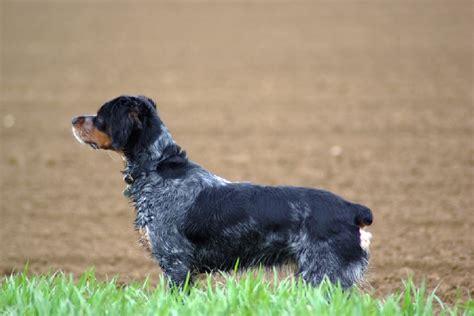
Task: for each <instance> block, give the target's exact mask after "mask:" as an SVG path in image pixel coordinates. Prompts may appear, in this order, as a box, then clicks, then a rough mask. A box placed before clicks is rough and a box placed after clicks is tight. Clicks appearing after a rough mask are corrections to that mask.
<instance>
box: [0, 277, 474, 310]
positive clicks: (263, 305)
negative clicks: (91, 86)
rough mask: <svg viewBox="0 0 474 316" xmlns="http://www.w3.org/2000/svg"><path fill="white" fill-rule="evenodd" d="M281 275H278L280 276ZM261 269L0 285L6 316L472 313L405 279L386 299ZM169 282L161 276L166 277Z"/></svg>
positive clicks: (0, 306)
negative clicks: (188, 281)
mask: <svg viewBox="0 0 474 316" xmlns="http://www.w3.org/2000/svg"><path fill="white" fill-rule="evenodd" d="M276 277H277V274H276V273H275V278H276ZM263 278H264V277H263V272H258V273H256V274H255V273H244V274H243V275H242V276H240V277H239V278H234V277H233V276H232V275H230V274H229V275H225V276H224V281H223V282H221V283H217V284H216V282H215V280H214V279H213V278H212V277H211V276H208V277H207V279H206V280H204V281H203V282H199V283H198V284H196V285H195V286H193V287H191V288H189V291H188V292H187V293H183V292H180V291H176V290H175V291H171V290H169V289H168V287H167V285H166V282H164V281H160V282H159V283H158V284H157V285H156V286H155V287H152V286H150V284H149V282H148V281H145V282H144V283H141V284H129V285H126V286H123V285H119V284H118V283H117V281H116V280H115V279H113V280H111V281H108V282H105V281H99V280H97V279H96V277H95V274H94V272H93V271H89V272H86V273H84V274H83V275H82V276H81V277H80V278H79V279H78V280H77V281H74V278H73V277H72V276H71V275H65V274H63V273H57V274H52V275H41V276H28V274H27V273H25V272H24V273H19V274H16V275H12V276H9V277H6V278H5V279H4V280H3V281H2V283H1V287H0V314H1V315H106V314H108V315H193V316H194V315H338V316H339V315H364V316H365V315H431V314H445V315H458V314H463V313H464V314H466V315H474V303H473V301H472V300H470V301H468V302H467V303H464V304H460V303H458V304H456V305H454V306H449V307H448V306H446V305H445V304H444V303H442V302H441V301H440V300H439V299H438V298H437V297H436V295H435V294H434V293H427V292H426V290H425V287H424V286H421V287H419V288H416V287H415V286H414V285H413V282H412V281H411V280H408V281H406V282H405V284H404V285H405V290H404V293H400V294H392V295H390V296H388V297H386V298H385V299H383V300H380V299H376V298H374V297H372V296H370V295H369V294H367V293H363V292H361V291H358V290H356V289H354V290H352V291H346V292H345V291H342V290H341V288H340V287H338V286H333V285H331V284H329V283H324V284H322V285H321V286H320V287H318V288H313V287H311V286H307V285H305V284H303V283H302V282H300V281H295V280H293V279H285V280H276V279H275V280H274V282H268V281H266V280H263ZM162 280H163V279H162Z"/></svg>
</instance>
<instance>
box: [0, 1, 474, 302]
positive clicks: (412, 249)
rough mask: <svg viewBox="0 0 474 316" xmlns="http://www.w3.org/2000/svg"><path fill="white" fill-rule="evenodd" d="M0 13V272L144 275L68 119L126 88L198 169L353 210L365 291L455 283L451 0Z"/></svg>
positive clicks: (468, 278)
mask: <svg viewBox="0 0 474 316" xmlns="http://www.w3.org/2000/svg"><path fill="white" fill-rule="evenodd" d="M1 14H2V16H1V19H0V20H1V23H2V38H1V41H2V42H1V49H2V55H1V62H2V64H1V75H2V83H1V84H2V85H1V87H2V95H1V102H2V103H1V113H0V132H1V136H0V137H1V138H0V141H1V157H0V159H1V160H0V167H1V169H0V171H1V188H0V194H1V213H0V214H1V217H0V273H2V274H9V273H11V272H12V271H13V270H21V269H22V268H23V266H24V265H25V263H26V262H27V261H28V262H29V265H30V270H31V271H33V272H38V273H44V272H47V271H54V270H56V269H61V270H64V271H67V272H74V273H80V272H82V271H84V270H85V269H87V268H88V267H90V266H95V267H96V270H97V274H98V275H99V276H101V277H104V276H106V275H109V276H111V275H115V274H117V273H118V274H120V276H121V279H122V280H124V281H125V282H126V281H130V280H138V279H142V278H143V277H145V276H146V275H151V276H152V277H153V278H154V279H156V278H158V277H159V275H160V273H159V269H158V268H157V267H156V265H155V264H154V263H153V262H152V261H151V260H150V259H149V258H148V257H147V255H146V254H145V252H144V251H143V250H142V249H140V248H139V245H138V243H137V239H136V235H135V232H134V231H133V229H132V221H133V218H134V211H133V209H132V207H131V205H129V203H128V201H127V200H126V199H125V198H124V197H123V196H122V190H123V189H124V184H123V182H122V177H121V174H120V172H119V171H120V170H121V168H122V162H121V159H120V157H118V156H116V155H112V154H110V155H108V154H107V153H105V152H96V151H92V150H89V149H87V148H86V147H82V146H80V145H79V144H78V143H76V141H75V140H74V139H73V137H72V135H71V130H70V118H71V117H72V116H74V115H78V114H85V113H94V112H95V110H96V109H97V108H98V107H99V106H100V105H101V104H102V103H103V102H104V101H106V100H108V99H110V98H112V97H114V96H117V95H119V94H146V95H148V96H150V97H152V98H154V99H156V100H157V101H158V106H159V110H160V113H161V115H162V117H163V119H164V121H165V122H166V123H167V125H168V127H169V128H170V130H171V132H172V134H173V135H174V136H175V138H176V139H177V142H178V143H179V144H180V145H182V146H183V147H184V148H185V149H187V151H188V154H189V155H190V157H191V158H192V159H193V160H195V161H197V162H199V163H200V164H202V165H204V166H205V167H207V168H209V169H211V170H212V171H214V172H215V173H217V174H219V175H221V176H223V177H225V178H228V179H229V180H235V181H239V180H249V181H254V182H258V183H266V184H291V185H301V186H313V187H319V188H325V189H329V190H332V191H334V192H337V193H338V194H340V195H343V196H345V197H347V198H348V199H351V200H354V201H358V202H360V203H363V204H366V205H368V206H369V207H371V208H372V209H373V211H374V215H375V223H374V225H373V226H372V227H371V229H370V231H371V232H372V233H373V235H374V239H373V246H372V261H371V271H370V272H369V274H368V280H369V282H370V285H371V288H372V290H373V291H375V293H377V294H379V295H383V294H386V293H389V292H390V291H392V290H394V289H395V288H397V287H399V286H400V285H401V281H400V280H401V279H402V278H404V277H406V275H407V274H409V273H414V274H415V277H416V279H417V280H418V281H420V280H422V279H425V280H426V281H427V283H428V284H429V286H430V288H433V287H434V286H435V285H437V284H440V286H439V290H438V291H439V292H438V293H439V294H440V295H441V296H442V297H443V298H444V299H447V300H448V301H449V300H453V299H454V297H455V294H456V289H457V287H460V288H461V291H462V293H464V294H463V295H465V294H466V293H467V291H468V290H472V289H473V288H474V277H473V273H474V262H473V259H474V233H473V227H474V216H473V211H474V207H473V202H474V201H473V193H474V190H473V189H474V188H473V179H474V158H473V157H474V144H473V136H474V131H473V129H474V115H473V114H474V113H473V99H472V96H473V95H472V88H473V70H472V54H473V46H472V29H473V22H472V21H473V16H472V3H471V2H470V1H465V2H463V1H439V2H435V1H426V2H423V1H397V2H395V1H378V0H374V1H363V2H355V1H342V0H341V1H337V2H329V1H321V2H312V1H311V2H308V3H299V4H291V3H286V2H279V3H273V2H269V3H247V2H245V3H240V2H232V3H226V4H222V3H221V4H212V3H196V2H191V3H186V2H179V3H175V2H163V3H161V4H154V3H152V2H134V3H133V4H131V3H127V2H119V3H118V2H117V3H113V2H100V3H99V2H84V3H82V2H79V1H64V2H59V1H54V2H40V1H31V2H29V1H19V2H18V1H2V2H1ZM369 289H370V286H369Z"/></svg>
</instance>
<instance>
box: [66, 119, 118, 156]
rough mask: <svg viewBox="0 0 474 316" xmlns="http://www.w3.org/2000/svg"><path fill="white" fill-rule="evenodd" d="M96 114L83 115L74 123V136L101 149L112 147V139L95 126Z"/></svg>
mask: <svg viewBox="0 0 474 316" xmlns="http://www.w3.org/2000/svg"><path fill="white" fill-rule="evenodd" d="M94 118H95V115H89V116H81V117H79V119H78V120H77V122H75V123H74V124H73V125H72V130H73V134H74V136H75V137H76V138H77V140H78V141H79V142H81V143H86V144H89V145H91V146H92V147H96V148H100V149H112V139H111V138H110V137H109V135H107V134H106V133H104V132H102V131H100V130H98V129H97V128H96V127H95V126H94Z"/></svg>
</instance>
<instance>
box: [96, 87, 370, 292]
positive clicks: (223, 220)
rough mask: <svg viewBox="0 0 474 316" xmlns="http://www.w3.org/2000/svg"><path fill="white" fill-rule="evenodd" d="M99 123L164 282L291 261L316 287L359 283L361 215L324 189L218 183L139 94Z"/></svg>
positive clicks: (365, 213) (364, 215)
mask: <svg viewBox="0 0 474 316" xmlns="http://www.w3.org/2000/svg"><path fill="white" fill-rule="evenodd" d="M97 120H99V121H100V122H101V126H100V128H101V130H102V131H103V132H104V133H107V134H108V135H109V136H110V138H111V143H112V144H113V149H114V150H116V151H119V152H123V153H124V155H125V157H126V161H127V165H126V169H125V171H124V173H125V174H126V175H127V177H126V178H129V179H131V180H130V181H129V182H130V183H129V186H128V190H127V192H128V195H129V197H130V198H131V200H132V201H133V203H134V205H135V208H136V212H137V213H136V220H135V227H136V229H137V230H138V231H139V232H142V233H144V234H143V235H144V236H145V237H146V240H148V242H147V243H146V246H147V247H149V248H150V250H151V253H152V255H153V257H154V258H155V259H156V260H157V261H158V263H159V264H160V266H161V268H162V270H163V271H164V273H165V274H166V275H167V276H168V278H169V280H170V281H171V284H174V285H177V286H182V285H183V284H184V282H185V280H186V278H187V275H188V273H189V274H190V276H191V278H192V276H193V275H194V274H196V273H200V272H205V271H213V270H229V269H232V268H233V267H234V266H235V263H236V261H237V260H239V264H240V267H242V268H246V267H251V266H255V265H259V264H262V265H278V264H285V263H290V262H292V263H296V265H297V274H298V275H299V276H301V277H302V278H303V279H304V280H305V281H307V282H309V283H311V284H314V285H317V284H319V283H320V282H321V281H322V280H323V278H324V277H328V278H329V279H330V280H331V281H333V282H340V283H341V284H342V286H344V287H346V288H347V287H350V286H352V285H353V284H355V283H357V282H358V281H360V280H361V279H362V277H363V275H364V272H365V271H366V269H367V265H368V246H369V242H370V234H369V233H366V232H365V231H362V230H361V227H363V226H366V225H370V224H371V222H372V213H371V211H370V210H369V209H368V208H366V207H364V206H362V205H359V204H356V203H351V202H348V201H346V200H344V199H342V198H341V197H339V196H337V195H335V194H332V193H330V192H327V191H323V190H317V189H311V188H298V187H287V186H277V187H271V186H261V185H253V184H250V183H234V182H229V181H227V180H224V179H222V178H220V177H218V176H216V175H214V174H212V173H210V172H209V171H207V170H205V169H204V168H202V167H201V166H199V165H197V164H196V163H193V162H192V161H190V160H189V159H188V158H187V157H186V154H185V152H183V151H182V150H181V148H180V147H179V146H178V145H177V144H176V143H175V141H174V140H173V138H172V137H171V134H170V133H169V131H168V129H167V128H166V127H165V125H164V124H163V123H162V121H161V120H160V118H159V116H158V113H157V112H156V106H155V104H154V103H153V101H152V100H150V99H148V98H146V97H141V96H139V97H128V96H122V97H119V98H116V99H114V100H111V101H109V102H107V103H106V104H105V105H104V106H103V107H102V108H101V109H100V110H99V112H98V114H97ZM94 145H96V146H97V144H94ZM98 147H100V146H98ZM361 235H362V236H361ZM361 237H362V238H361Z"/></svg>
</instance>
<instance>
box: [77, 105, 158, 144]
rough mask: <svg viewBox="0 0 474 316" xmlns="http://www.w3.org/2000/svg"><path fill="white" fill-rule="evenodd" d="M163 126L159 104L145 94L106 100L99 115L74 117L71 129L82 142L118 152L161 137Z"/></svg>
mask: <svg viewBox="0 0 474 316" xmlns="http://www.w3.org/2000/svg"><path fill="white" fill-rule="evenodd" d="M161 130H162V122H161V120H160V118H159V116H158V113H157V111H156V105H155V103H154V102H153V100H151V99H149V98H147V97H144V96H136V97H135V96H120V97H118V98H115V99H113V100H110V101H108V102H106V103H105V104H104V105H103V106H102V107H101V108H100V109H99V111H98V112H97V114H96V115H84V116H76V117H74V118H73V119H72V131H73V134H74V136H75V137H76V138H77V140H78V141H79V142H81V143H85V144H88V145H90V146H91V147H92V148H94V149H108V150H114V151H117V152H132V151H133V150H135V149H136V147H138V146H141V147H144V146H146V145H147V144H149V143H151V142H152V141H153V140H155V139H156V138H158V137H159V135H160V132H161Z"/></svg>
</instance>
